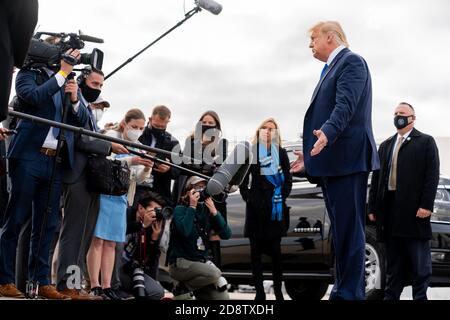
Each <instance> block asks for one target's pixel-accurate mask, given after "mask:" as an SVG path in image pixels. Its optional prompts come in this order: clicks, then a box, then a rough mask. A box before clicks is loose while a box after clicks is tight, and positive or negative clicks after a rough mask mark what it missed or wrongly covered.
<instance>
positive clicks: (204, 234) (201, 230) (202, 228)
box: [194, 206, 210, 251]
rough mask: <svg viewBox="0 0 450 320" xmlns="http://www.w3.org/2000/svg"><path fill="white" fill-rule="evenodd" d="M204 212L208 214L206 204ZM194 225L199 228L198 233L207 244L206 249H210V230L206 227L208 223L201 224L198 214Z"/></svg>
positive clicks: (205, 244)
mask: <svg viewBox="0 0 450 320" xmlns="http://www.w3.org/2000/svg"><path fill="white" fill-rule="evenodd" d="M202 214H207V213H206V212H205V206H203V208H202ZM194 225H195V227H196V229H197V233H198V234H199V236H200V238H201V239H202V241H203V244H204V246H205V250H206V251H209V247H210V246H209V237H208V230H207V228H206V225H207V223H205V226H201V225H200V223H199V221H198V218H197V215H196V216H195V218H194Z"/></svg>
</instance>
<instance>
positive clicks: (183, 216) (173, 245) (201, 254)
mask: <svg viewBox="0 0 450 320" xmlns="http://www.w3.org/2000/svg"><path fill="white" fill-rule="evenodd" d="M194 220H195V221H197V225H198V227H197V226H196V225H195V223H194ZM172 224H173V227H172V228H171V230H172V231H171V235H170V237H171V239H170V245H169V246H170V248H169V263H170V264H172V263H174V262H176V260H177V258H185V259H187V260H192V261H206V260H207V258H208V250H207V247H206V248H199V247H198V246H197V240H198V239H199V237H200V233H199V231H200V232H201V231H202V230H204V238H205V237H206V238H209V231H210V230H214V231H215V232H216V233H217V234H218V235H219V236H220V238H221V239H230V237H231V230H230V227H228V225H227V223H226V221H225V219H224V218H223V217H222V215H221V214H220V212H217V215H215V216H212V215H211V214H210V213H209V211H208V208H207V207H206V206H205V205H203V206H201V207H197V209H194V208H191V207H186V206H181V205H179V206H177V207H176V208H175V210H174V212H173V219H172Z"/></svg>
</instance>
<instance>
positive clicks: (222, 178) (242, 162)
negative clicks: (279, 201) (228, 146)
mask: <svg viewBox="0 0 450 320" xmlns="http://www.w3.org/2000/svg"><path fill="white" fill-rule="evenodd" d="M252 159H253V154H252V152H251V148H250V143H248V141H243V142H239V143H238V144H237V145H236V146H235V147H234V149H233V151H231V153H230V154H229V155H228V157H227V158H226V159H225V161H224V162H223V164H222V165H221V166H220V167H219V169H217V171H216V172H215V173H214V174H213V176H212V177H211V179H210V180H209V181H208V184H207V185H206V192H207V193H208V194H209V195H212V196H213V195H216V194H219V193H222V192H223V191H224V190H225V188H226V187H227V186H228V185H230V184H232V185H237V184H241V183H242V180H243V179H244V177H245V175H246V174H247V171H248V169H249V168H250V165H251V163H252Z"/></svg>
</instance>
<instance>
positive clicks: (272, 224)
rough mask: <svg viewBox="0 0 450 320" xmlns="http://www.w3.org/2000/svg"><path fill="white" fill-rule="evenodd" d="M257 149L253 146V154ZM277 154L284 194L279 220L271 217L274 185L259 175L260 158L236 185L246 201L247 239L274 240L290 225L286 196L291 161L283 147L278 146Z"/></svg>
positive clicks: (283, 233) (245, 229)
mask: <svg viewBox="0 0 450 320" xmlns="http://www.w3.org/2000/svg"><path fill="white" fill-rule="evenodd" d="M256 150H257V149H255V148H254V151H253V152H254V154H256V152H257V151H256ZM279 155H280V166H281V168H282V170H283V174H284V185H283V187H282V191H281V194H282V197H283V217H282V219H281V221H272V220H271V216H272V196H273V191H274V186H273V184H272V183H270V182H269V180H267V178H266V177H265V176H263V175H261V173H260V165H259V161H258V162H257V163H256V164H252V165H251V166H250V169H249V172H248V173H247V175H246V177H245V179H244V181H243V182H242V184H241V185H240V187H239V190H240V192H241V196H242V198H243V199H244V201H245V202H246V203H247V206H246V212H245V226H244V236H246V237H248V238H256V239H266V240H270V239H277V238H281V237H283V236H285V235H286V231H287V229H288V228H289V207H287V206H286V199H287V197H288V196H289V194H290V193H291V189H292V174H291V173H290V172H289V170H290V164H289V158H288V155H287V152H286V150H285V149H283V148H281V147H280V150H279ZM254 158H255V157H254ZM250 178H251V185H250V188H249V186H248V184H249V181H250Z"/></svg>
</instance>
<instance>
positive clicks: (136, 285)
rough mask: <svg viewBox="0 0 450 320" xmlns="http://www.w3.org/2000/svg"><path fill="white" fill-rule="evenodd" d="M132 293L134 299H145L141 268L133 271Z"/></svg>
mask: <svg viewBox="0 0 450 320" xmlns="http://www.w3.org/2000/svg"><path fill="white" fill-rule="evenodd" d="M133 292H134V297H135V298H136V299H143V298H145V278H144V270H142V268H135V269H134V270H133Z"/></svg>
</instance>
